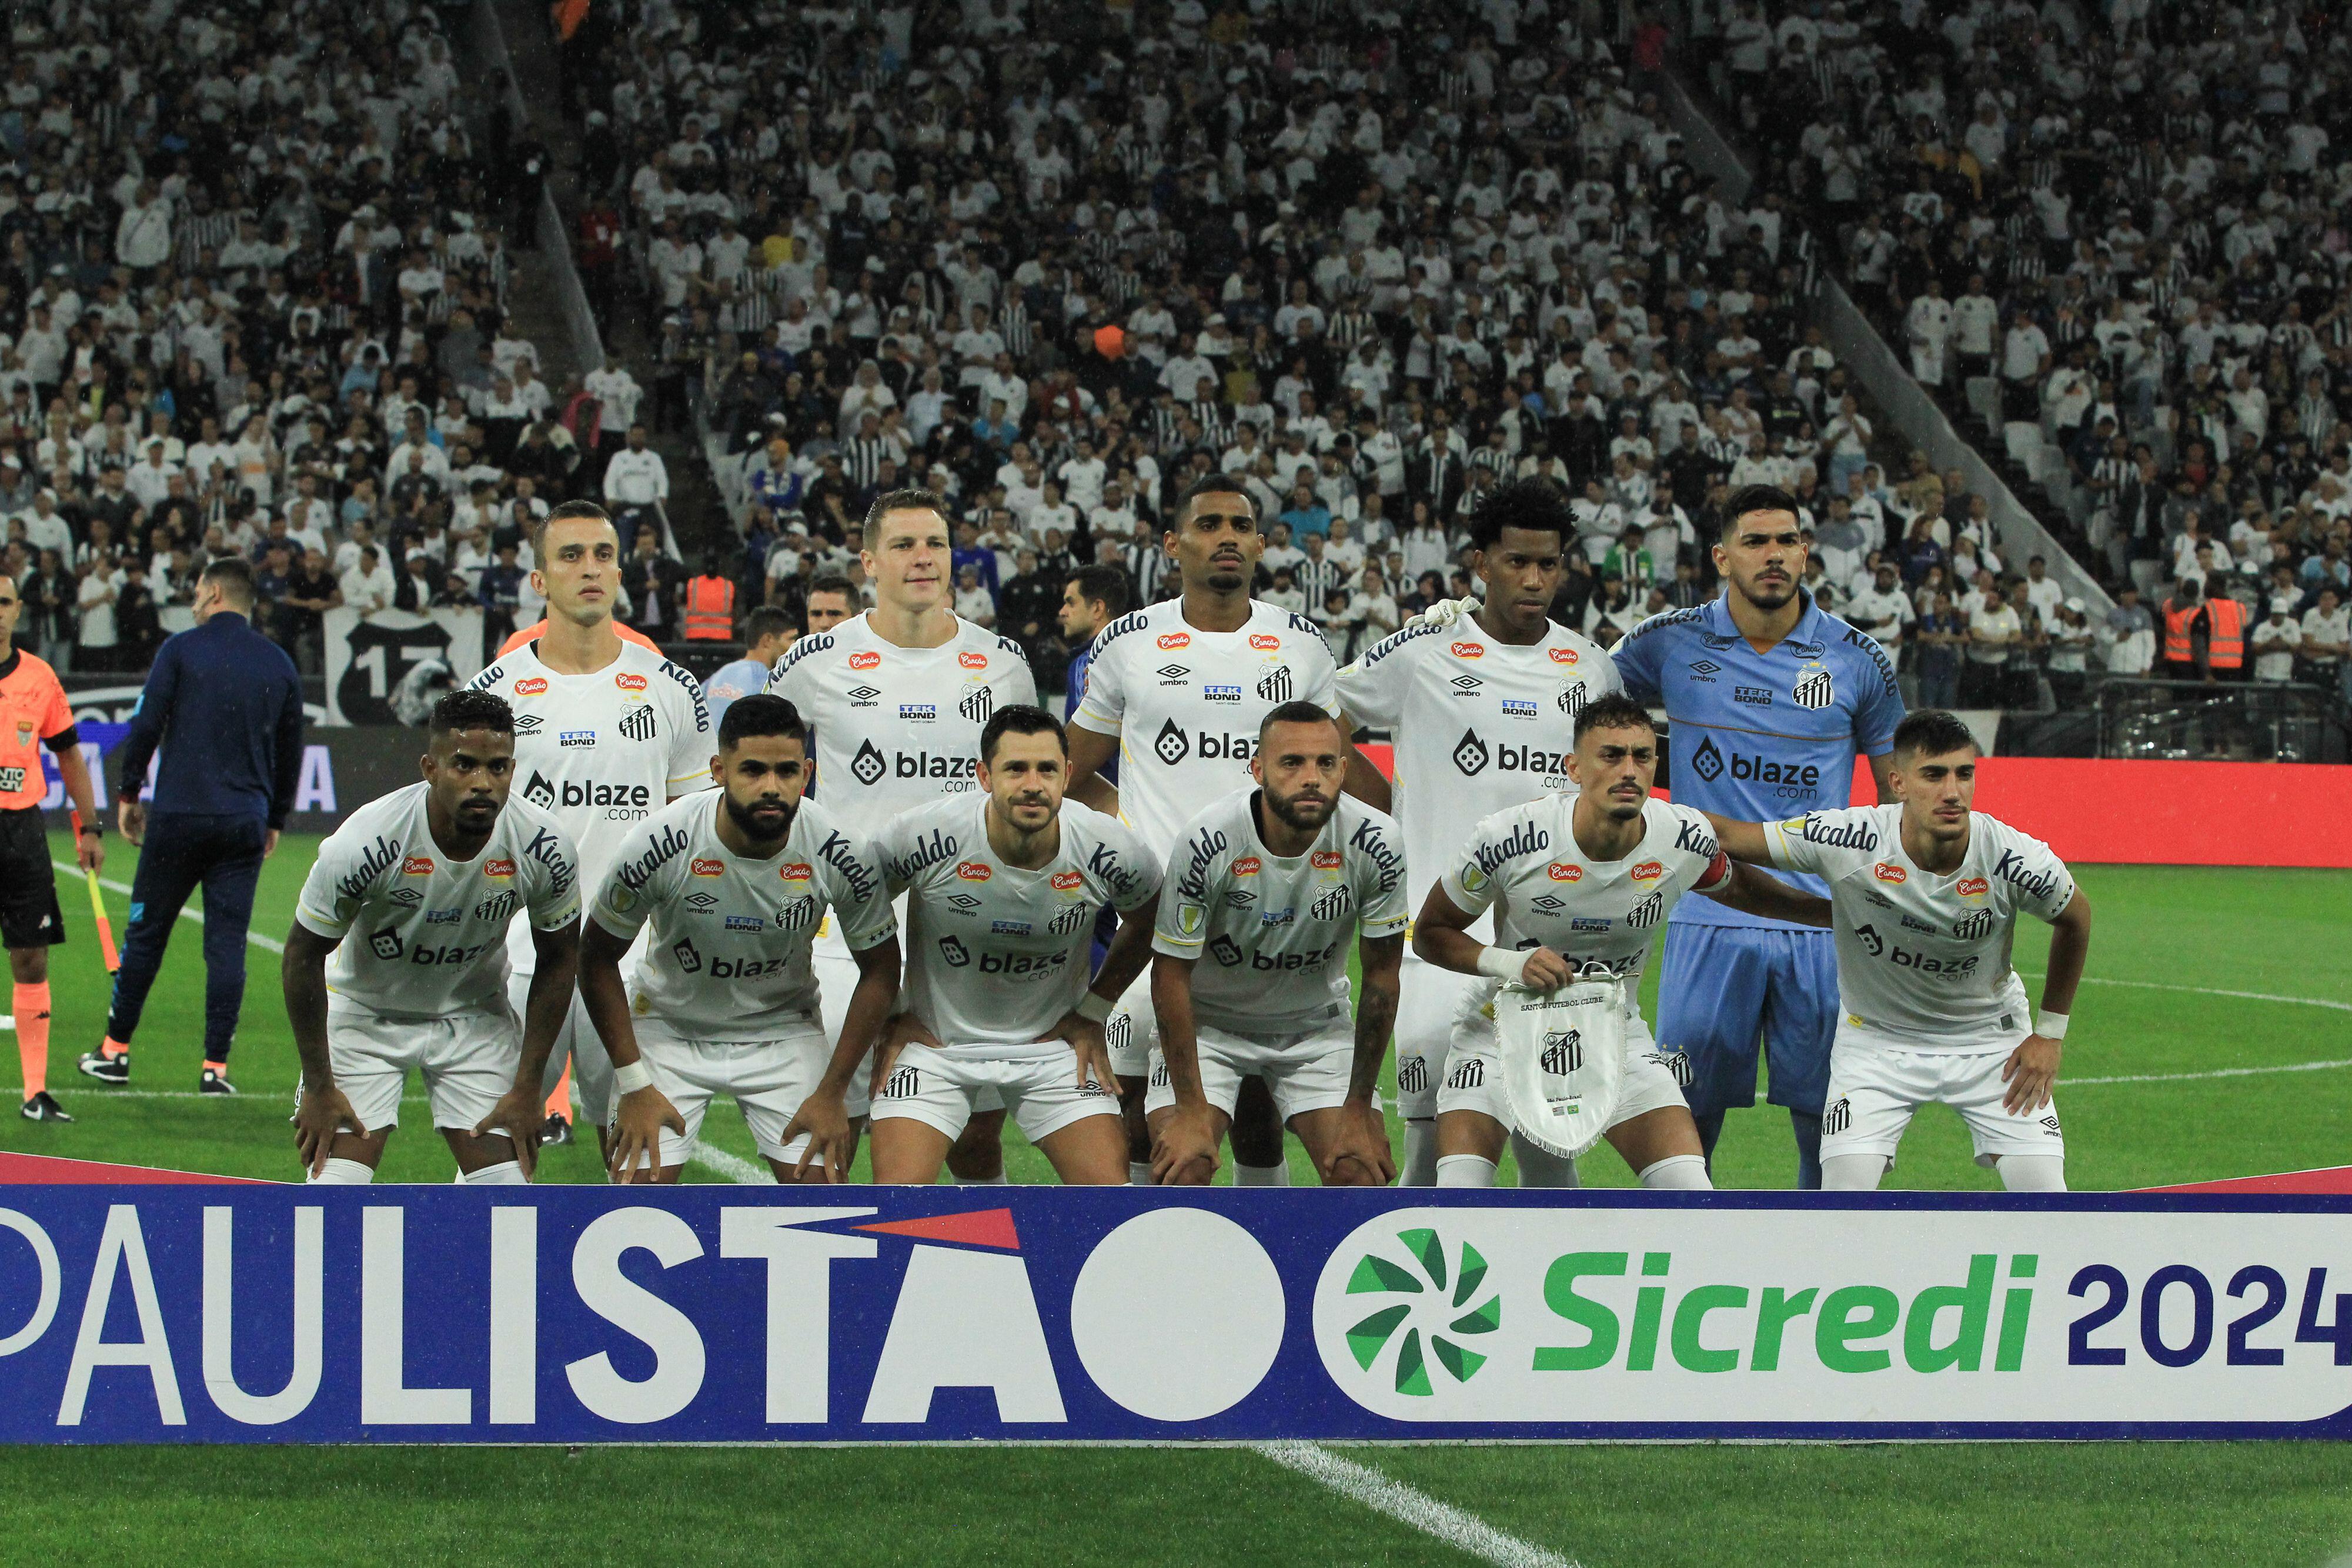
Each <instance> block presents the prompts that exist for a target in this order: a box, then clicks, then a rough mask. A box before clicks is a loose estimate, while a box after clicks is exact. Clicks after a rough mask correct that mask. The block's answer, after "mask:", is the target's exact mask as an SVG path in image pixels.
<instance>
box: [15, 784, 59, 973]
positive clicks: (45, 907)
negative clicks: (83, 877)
mask: <svg viewBox="0 0 2352 1568" xmlns="http://www.w3.org/2000/svg"><path fill="white" fill-rule="evenodd" d="M65 939H66V922H65V915H64V914H63V912H61V911H60V910H59V909H58V877H57V872H56V869H55V868H54V867H53V866H51V865H50V863H49V835H48V828H47V824H46V823H44V822H43V821H41V813H40V811H39V810H38V809H37V808H35V807H29V806H27V807H23V808H20V809H18V810H0V947H54V946H57V945H58V943H60V942H62V941H64V940H65Z"/></svg>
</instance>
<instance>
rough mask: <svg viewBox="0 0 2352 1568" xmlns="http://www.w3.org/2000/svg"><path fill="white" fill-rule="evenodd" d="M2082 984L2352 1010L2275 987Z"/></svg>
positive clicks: (2092, 980) (2086, 980)
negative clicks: (2238, 988)
mask: <svg viewBox="0 0 2352 1568" xmlns="http://www.w3.org/2000/svg"><path fill="white" fill-rule="evenodd" d="M2018 977H2019V978H2021V979H2027V980H2039V979H2043V978H2045V977H2044V976H2042V975H2028V974H2026V973H2025V972H2024V971H2023V970H2020V971H2018ZM2083 984H2084V985H2086V986H2128V987H2130V988H2132V989H2134V990H2137V991H2184V992H2187V993H2188V994H2189V995H2190V996H2198V997H2234V998H2237V999H2238V1000H2240V1001H2247V1002H2287V1003H2290V1004H2292V1005H2294V1006H2295V1007H2299V1008H2326V1009H2330V1010H2332V1011H2335V1012H2339V1013H2352V1002H2338V1001H2331V1000H2329V999H2328V998H2326V997H2287V996H2281V995H2280V994H2279V993H2277V992H2276V991H2232V990H2225V989H2223V988H2221V987H2218V986H2175V985H2168V984H2167V983H2166V982H2164V981H2162V980H2115V979H2109V978H2108V977H2106V976H2105V975H2085V976H2084V977H2083Z"/></svg>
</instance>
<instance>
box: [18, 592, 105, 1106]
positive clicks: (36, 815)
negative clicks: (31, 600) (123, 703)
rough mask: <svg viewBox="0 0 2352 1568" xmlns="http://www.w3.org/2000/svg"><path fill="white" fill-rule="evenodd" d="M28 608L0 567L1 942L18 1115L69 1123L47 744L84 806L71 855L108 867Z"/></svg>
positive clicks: (83, 773)
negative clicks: (58, 1069) (44, 757)
mask: <svg viewBox="0 0 2352 1568" xmlns="http://www.w3.org/2000/svg"><path fill="white" fill-rule="evenodd" d="M24 607H25V601H24V595H23V593H22V591H20V590H19V589H18V588H17V586H16V580H14V579H13V578H10V577H8V576H6V575H5V573H0V946H5V947H6V948H7V949H8V977H9V979H10V981H11V982H12V984H13V986H14V988H15V989H14V992H13V995H12V998H11V1006H10V1009H9V1010H10V1011H11V1012H12V1013H14V1014H15V1015H16V1060H17V1061H19V1062H21V1063H22V1064H23V1065H24V1070H25V1103H24V1104H23V1106H22V1107H21V1109H20V1114H22V1115H23V1116H24V1118H25V1120H26V1121H28V1122H70V1121H72V1120H73V1118H72V1117H71V1116H68V1115H67V1114H66V1113H65V1111H64V1110H63V1108H62V1107H60V1106H59V1105H58V1103H57V1101H56V1099H55V1098H54V1097H53V1096H51V1094H50V1093H49V949H50V948H51V947H53V946H56V945H57V944H58V943H60V942H62V941H64V940H65V939H66V923H65V916H64V915H63V914H62V913H61V912H60V911H59V910H58V877H57V872H56V870H55V868H54V867H52V866H51V865H50V864H49V835H48V830H47V826H46V824H44V823H43V821H41V802H42V800H45V799H46V798H47V795H48V792H49V786H48V780H47V779H44V778H43V777H42V776H41V755H40V751H39V749H38V748H39V747H42V746H47V747H48V748H49V749H50V751H52V752H53V753H55V754H56V756H57V759H58V774H59V776H60V777H62V778H63V779H65V786H66V796H67V798H68V800H72V801H73V805H74V810H77V811H79V812H80V813H81V831H79V834H77V835H76V837H75V839H74V859H75V861H76V862H78V863H79V865H80V866H81V868H82V870H83V871H84V872H85V873H89V874H91V875H95V874H97V873H98V871H99V869H100V867H102V866H104V865H105V863H106V844H105V841H104V838H103V829H102V827H101V825H100V821H99V815H98V797H97V796H95V795H93V794H92V793H90V784H89V766H88V765H87V764H85V763H84V762H83V761H82V758H81V737H80V735H79V733H78V732H77V731H76V730H75V728H74V718H73V709H72V708H70V707H68V706H66V692H65V687H64V686H63V685H59V684H58V673H57V672H56V671H55V670H52V669H51V668H49V666H48V665H47V664H46V663H44V662H43V661H41V660H40V659H37V658H36V657H34V656H33V655H32V654H30V653H26V652H24V651H23V650H22V649H20V648H18V647H16V644H15V643H13V642H12V641H11V639H12V638H14V637H15V636H16V617H17V615H18V614H19V613H20V612H22V611H23V609H24Z"/></svg>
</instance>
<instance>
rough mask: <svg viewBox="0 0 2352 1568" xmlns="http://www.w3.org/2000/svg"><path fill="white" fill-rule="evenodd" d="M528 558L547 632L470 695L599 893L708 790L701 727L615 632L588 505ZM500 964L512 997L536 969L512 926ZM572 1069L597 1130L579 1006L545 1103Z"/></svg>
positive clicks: (606, 1089)
mask: <svg viewBox="0 0 2352 1568" xmlns="http://www.w3.org/2000/svg"><path fill="white" fill-rule="evenodd" d="M530 547H531V557H532V559H533V561H534V562H535V563H536V564H534V565H533V567H532V568H531V585H532V587H534V588H535V589H537V590H538V591H540V592H541V593H542V594H544V595H545V596H546V598H547V630H546V632H544V633H543V634H542V635H541V636H540V637H538V638H536V639H534V640H533V641H531V642H529V643H524V644H523V645H522V646H521V647H520V648H517V649H516V650H514V652H512V653H508V654H506V655H504V656H502V657H501V658H499V661H498V662H497V663H496V664H491V665H490V666H489V667H488V669H486V670H484V671H483V672H482V673H481V674H478V675H477V676H475V677H474V679H473V682H472V685H473V688H474V689H475V690H477V691H484V692H492V693H495V694H497V695H499V696H502V697H504V698H506V699H507V701H509V703H511V704H512V705H513V706H514V714H515V718H514V730H515V739H514V756H515V777H516V779H518V780H519V781H520V782H519V785H518V788H519V789H520V792H521V794H522V797H523V799H524V800H529V801H530V803H531V804H533V805H535V806H538V807H540V808H541V809H542V810H548V811H551V812H552V813H553V814H554V816H555V820H556V821H559V822H561V823H562V825H563V829H564V831H565V833H566V834H567V835H568V836H569V837H570V838H571V839H572V841H573V842H574V843H576V844H578V845H579V846H580V854H581V868H580V873H581V878H582V881H583V883H584V884H585V885H587V886H589V887H591V888H594V887H601V886H603V885H604V875H605V873H606V872H607V871H608V870H610V868H611V865H612V860H613V855H614V852H615V851H616V850H617V849H618V848H619V846H620V844H621V843H622V841H624V839H625V837H627V836H628V835H629V831H630V830H631V829H633V828H634V827H635V825H636V824H638V823H640V822H643V821H646V819H647V818H649V817H651V816H652V815H653V814H654V813H655V812H656V811H658V810H661V809H662V808H663V807H664V806H667V804H669V802H670V801H672V800H676V799H677V797H679V796H681V795H687V794H691V793H693V792H695V791H697V790H699V789H707V788H709V783H710V756H711V752H712V751H713V749H714V747H713V746H712V744H711V736H710V715H709V710H708V709H707V708H705V707H704V706H703V701H702V687H701V685H700V684H699V683H698V682H697V681H696V680H695V678H694V677H693V676H692V675H691V674H688V673H687V672H686V671H685V670H683V669H681V668H679V667H678V666H677V665H676V664H672V663H670V662H669V661H668V660H667V659H666V658H664V657H663V656H662V655H661V653H659V652H658V651H656V650H654V649H650V648H646V647H645V646H643V645H641V644H639V643H631V642H628V641H626V640H625V639H624V638H623V637H622V636H621V635H620V633H619V631H618V630H617V628H616V627H615V625H614V621H613V604H614V599H615V598H616V597H617V596H618V594H619V592H620V588H621V570H620V536H619V535H618V534H616V533H615V532H614V528H613V523H612V519H611V518H609V517H606V516H605V515H604V509H603V508H602V507H596V506H593V505H592V504H590V503H589V502H586V501H569V502H566V503H565V504H564V505H562V506H561V507H556V508H555V510H553V511H552V512H550V513H549V514H548V515H547V517H545V518H543V519H541V521H540V522H538V523H537V524H535V525H533V527H532V530H531V540H530ZM508 956H509V960H510V961H511V962H512V963H513V965H514V967H515V977H514V979H513V981H512V986H513V988H514V989H515V990H517V991H520V990H521V989H522V988H525V987H526V986H528V985H529V983H530V973H531V970H532V968H533V967H534V966H535V964H536V958H535V957H534V956H533V955H532V953H531V951H530V937H529V936H528V935H527V934H526V927H525V926H524V925H521V924H520V923H519V924H518V925H516V927H515V935H514V936H513V938H512V940H511V941H510V942H509V946H508ZM518 1005H520V1003H519V1004H518ZM572 1063H576V1064H577V1066H576V1076H577V1077H578V1080H579V1090H580V1103H581V1108H582V1110H583V1113H584V1114H585V1115H586V1116H587V1117H588V1118H589V1120H590V1122H591V1124H593V1125H594V1126H596V1127H598V1128H599V1129H602V1128H604V1126H606V1125H607V1124H609V1122H610V1120H611V1115H612V1082H613V1065H612V1061H611V1060H610V1059H609V1058H607V1057H606V1056H605V1054H604V1051H603V1050H602V1049H600V1048H599V1047H598V1045H597V1043H596V1037H595V1031H594V1027H593V1025H592V1024H591V1023H590V1022H589V1020H588V1014H587V1009H585V1008H583V1007H580V1006H578V1005H574V1006H573V1007H572V1010H571V1013H570V1015H569V1016H568V1017H567V1018H566V1019H565V1021H564V1026H563V1029H562V1031H561V1032H560V1033H559V1034H558V1035H557V1037H556V1040H555V1045H554V1049H553V1051H551V1054H550V1057H549V1061H548V1075H549V1082H548V1088H549V1090H550V1091H552V1090H553V1089H554V1088H555V1086H556V1083H557V1082H558V1081H559V1080H560V1078H561V1077H562V1073H563V1071H564V1070H565V1068H566V1067H567V1065H569V1064H572ZM542 1135H543V1136H545V1137H546V1138H547V1140H548V1141H549V1142H553V1143H566V1142H569V1141H570V1137H571V1128H570V1126H569V1124H568V1123H566V1122H564V1121H563V1120H562V1118H561V1117H560V1116H558V1117H551V1118H550V1119H549V1120H548V1123H547V1124H546V1129H545V1132H544V1133H543V1134H542Z"/></svg>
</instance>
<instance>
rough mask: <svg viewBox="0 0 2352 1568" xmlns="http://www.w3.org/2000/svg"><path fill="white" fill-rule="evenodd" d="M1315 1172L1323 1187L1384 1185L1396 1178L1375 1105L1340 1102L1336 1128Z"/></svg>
mask: <svg viewBox="0 0 2352 1568" xmlns="http://www.w3.org/2000/svg"><path fill="white" fill-rule="evenodd" d="M1316 1175H1317V1176H1319V1177H1321V1178H1322V1182H1323V1185H1324V1186H1388V1185H1389V1184H1390V1183H1391V1182H1392V1181H1394V1180H1396V1155H1395V1153H1394V1152H1393V1151H1392V1150H1391V1148H1390V1147H1389V1129H1388V1124H1387V1123H1386V1122H1385V1121H1383V1120H1381V1113H1380V1107H1378V1106H1377V1105H1356V1104H1349V1105H1342V1106H1341V1107H1340V1108H1339V1134H1338V1135H1337V1136H1335V1137H1333V1138H1332V1140H1331V1144H1330V1146H1329V1147H1328V1148H1327V1149H1326V1150H1325V1151H1324V1155H1323V1165H1322V1166H1321V1168H1320V1169H1318V1171H1317V1172H1316Z"/></svg>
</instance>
